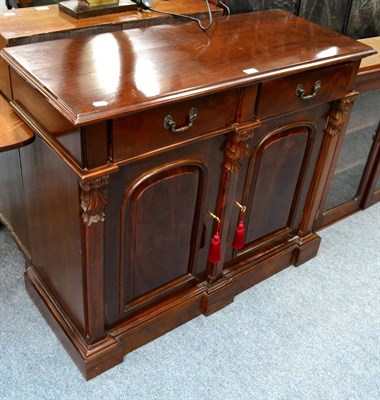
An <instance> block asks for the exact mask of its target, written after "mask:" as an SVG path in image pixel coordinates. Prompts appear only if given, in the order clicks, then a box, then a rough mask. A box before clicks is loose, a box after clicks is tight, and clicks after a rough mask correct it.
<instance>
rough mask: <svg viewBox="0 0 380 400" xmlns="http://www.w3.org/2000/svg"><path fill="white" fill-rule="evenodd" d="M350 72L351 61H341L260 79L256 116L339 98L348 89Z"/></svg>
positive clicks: (285, 111) (292, 109)
mask: <svg viewBox="0 0 380 400" xmlns="http://www.w3.org/2000/svg"><path fill="white" fill-rule="evenodd" d="M352 72H353V65H352V64H343V65H338V66H334V67H328V68H321V69H317V70H313V71H310V72H303V73H299V74H295V75H291V76H288V77H285V78H280V79H274V80H272V81H268V82H263V84H262V86H261V90H260V94H259V99H258V102H257V107H256V113H255V114H256V118H258V119H264V118H268V117H272V116H275V115H279V114H284V113H287V112H292V111H297V110H300V109H302V108H305V107H311V106H315V105H318V104H322V103H325V102H329V101H332V100H337V99H339V98H342V97H344V96H345V94H346V92H347V90H348V89H350V87H349V85H350V82H351V77H352ZM318 86H319V87H318Z"/></svg>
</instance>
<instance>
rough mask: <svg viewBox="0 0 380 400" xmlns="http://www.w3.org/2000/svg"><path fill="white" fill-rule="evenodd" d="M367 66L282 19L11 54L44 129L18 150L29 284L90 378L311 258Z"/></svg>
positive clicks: (346, 41)
mask: <svg viewBox="0 0 380 400" xmlns="http://www.w3.org/2000/svg"><path fill="white" fill-rule="evenodd" d="M273 26H276V29H277V34H278V35H277V36H274V35H273ZM371 54H373V50H372V49H371V48H370V47H368V46H366V45H364V44H361V43H358V42H356V41H354V40H352V39H350V38H347V37H343V36H341V35H339V34H336V33H334V32H330V31H327V30H326V29H323V28H321V27H318V26H316V25H314V24H311V23H309V22H307V21H305V20H302V19H299V18H297V17H294V16H292V15H289V14H287V13H285V12H282V11H266V12H262V13H252V14H245V15H234V16H231V17H230V18H225V17H221V18H218V19H217V20H216V21H215V23H214V25H213V27H212V28H211V29H210V30H209V31H208V32H206V33H204V32H202V31H200V30H199V28H198V27H197V26H196V24H194V23H189V24H182V25H176V26H172V25H166V26H162V25H161V26H154V27H149V28H141V29H133V30H127V31H123V32H113V33H107V34H100V35H95V36H86V37H81V38H73V39H64V40H59V41H54V42H43V43H36V44H32V45H28V46H19V47H8V48H5V49H3V50H2V52H1V57H2V59H3V61H4V63H6V64H7V66H8V67H9V68H10V80H9V83H10V84H11V85H12V96H11V98H10V99H9V101H10V103H11V104H12V107H13V108H14V109H15V110H17V112H18V113H19V114H20V115H21V116H22V118H23V119H24V120H25V121H26V122H27V123H28V124H30V126H32V127H33V129H34V130H35V131H36V132H37V133H38V136H37V137H36V140H35V141H34V142H33V143H32V144H31V145H30V146H26V147H24V148H22V149H21V150H20V156H21V157H20V163H21V164H20V165H21V166H22V169H21V168H20V169H19V171H20V172H22V185H24V193H25V213H26V216H27V217H26V218H27V222H28V223H27V226H28V229H29V231H28V232H29V233H30V236H31V237H30V241H29V248H30V261H29V263H28V269H27V274H26V281H27V287H28V290H29V292H30V293H31V295H32V297H33V298H34V300H35V301H36V303H37V304H38V307H39V308H40V309H41V311H42V313H43V314H44V315H45V317H46V318H47V319H48V320H49V321H50V322H51V323H52V325H53V326H54V329H55V330H57V331H58V336H59V337H60V338H61V340H62V342H63V343H64V345H65V346H66V348H68V351H69V353H70V354H71V356H72V357H73V359H74V362H75V363H77V364H78V366H79V368H80V370H81V371H82V372H83V374H84V375H85V377H86V378H87V379H90V378H92V377H94V376H96V375H97V374H99V373H101V372H103V371H105V370H106V369H108V368H110V367H112V366H113V365H116V364H117V363H119V362H120V361H121V357H122V354H126V353H128V352H129V351H131V350H133V349H135V348H137V347H139V346H141V345H143V344H144V343H147V342H148V341H150V340H152V339H154V338H156V337H158V336H160V335H161V334H163V333H165V332H167V331H169V330H170V329H173V328H175V327H176V326H178V325H180V324H182V323H184V322H186V321H188V320H190V319H191V318H194V317H196V316H197V315H200V314H205V315H210V314H212V313H213V312H216V311H217V310H219V309H220V308H222V307H224V306H226V305H227V304H229V303H231V302H232V301H233V299H234V296H235V295H236V294H238V293H240V292H241V291H243V290H245V289H247V288H249V287H251V286H252V285H254V284H256V283H258V282H260V281H262V280H263V279H266V278H268V277H270V276H271V275H273V274H275V273H276V272H278V271H280V270H282V269H284V268H286V267H288V266H290V265H297V266H298V265H301V264H302V263H304V262H306V261H307V260H309V259H310V258H312V257H314V256H315V255H316V254H317V251H318V248H319V244H320V238H319V237H318V236H317V235H316V234H315V232H314V231H313V222H314V220H315V217H316V213H317V209H318V206H319V204H320V200H321V196H322V193H323V188H324V187H325V185H326V179H327V175H328V171H329V170H330V168H331V160H332V158H333V155H334V151H335V148H336V144H337V141H338V139H340V138H341V137H342V132H343V127H344V123H345V118H346V117H344V118H343V117H342V116H344V115H346V114H345V110H344V106H345V104H346V101H349V99H350V98H351V97H352V96H353V94H352V89H353V87H354V82H355V76H356V73H357V70H358V67H359V64H360V59H361V58H362V57H364V56H369V55H371ZM48 61H49V62H48ZM316 79H320V80H321V82H322V86H321V89H320V91H318V93H317V94H316V96H313V98H312V99H300V98H299V96H297V91H296V87H297V86H298V84H300V83H302V84H303V85H304V87H305V91H306V94H309V93H310V91H311V89H312V88H313V86H314V83H315V80H316ZM318 96H319V97H318ZM192 107H196V108H197V111H198V116H197V118H196V119H195V120H193V121H192V122H193V123H192V125H191V126H190V124H189V117H188V113H189V109H191V108H192ZM168 115H171V116H172V117H173V119H174V120H175V121H176V123H177V124H178V128H180V129H179V131H177V132H175V131H174V132H173V131H172V130H171V129H165V126H164V121H165V117H167V116H168ZM186 127H187V129H181V128H186ZM235 201H238V202H239V203H242V204H245V205H246V206H247V214H246V228H247V229H246V237H245V243H244V246H243V248H242V249H238V250H234V249H232V246H231V245H232V238H233V236H234V233H235V230H236V226H237V222H238V216H239V215H238V214H239V210H238V208H237V207H236V203H235ZM209 211H211V212H213V213H216V214H217V215H218V216H219V218H220V232H219V233H220V235H219V237H220V261H219V262H211V261H209V257H208V254H209V250H210V243H211V239H212V238H213V237H214V235H215V234H216V230H217V227H218V224H217V223H215V221H214V219H213V218H212V217H211V216H210V214H209ZM56 258H57V259H56Z"/></svg>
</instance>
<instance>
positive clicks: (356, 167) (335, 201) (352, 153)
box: [323, 90, 380, 212]
mask: <svg viewBox="0 0 380 400" xmlns="http://www.w3.org/2000/svg"><path fill="white" fill-rule="evenodd" d="M379 99H380V90H374V91H371V92H366V93H362V94H361V95H360V96H359V98H357V99H356V101H355V103H354V106H353V109H352V114H351V119H350V122H349V125H348V128H347V131H346V135H345V138H344V143H343V147H342V149H341V152H340V156H339V159H338V163H337V166H336V170H335V172H334V176H333V179H332V182H331V187H330V192H329V194H328V196H327V200H326V204H325V206H324V210H323V211H324V212H327V211H329V210H331V209H333V208H335V207H338V206H341V205H342V204H344V203H347V202H348V201H350V200H354V199H355V198H359V197H360V194H361V193H360V192H361V190H360V184H361V182H362V177H363V173H364V171H365V168H366V165H367V160H368V157H369V154H370V151H371V147H372V145H373V141H374V138H375V133H376V128H377V125H378V123H379V116H378V115H375V114H374V113H373V107H371V105H372V104H376V103H377V102H378V101H379Z"/></svg>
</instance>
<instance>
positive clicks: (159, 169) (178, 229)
mask: <svg viewBox="0 0 380 400" xmlns="http://www.w3.org/2000/svg"><path fill="white" fill-rule="evenodd" d="M223 140H224V137H216V138H213V139H210V140H206V141H204V142H200V143H199V144H193V145H189V146H185V149H187V151H185V150H184V149H177V151H176V152H168V153H163V154H161V155H159V156H155V157H152V158H149V159H146V160H143V161H140V162H137V163H133V164H129V165H125V166H124V167H122V168H121V170H120V171H119V172H118V174H119V176H118V177H116V176H115V179H114V181H113V183H112V181H111V184H110V186H111V187H110V200H109V203H110V204H109V209H108V210H107V211H108V214H109V218H107V219H106V234H107V239H106V240H107V242H108V244H109V246H110V247H108V245H107V246H106V248H107V249H108V248H110V252H109V254H108V255H107V260H106V262H107V309H108V311H107V314H108V320H109V321H113V320H114V321H116V320H117V319H125V318H129V317H133V316H134V315H136V314H137V313H139V312H142V311H143V310H146V309H147V308H148V307H149V308H150V307H152V306H154V305H158V304H159V303H160V302H164V301H165V302H167V301H171V299H174V298H175V296H177V295H178V294H180V293H181V295H184V292H186V291H191V290H196V287H197V285H198V284H199V283H200V282H202V281H204V280H205V274H206V267H207V246H206V245H205V244H207V243H209V239H210V236H211V231H212V220H211V219H209V218H207V217H206V213H205V209H206V208H212V207H213V205H214V204H215V202H216V199H215V196H216V194H215V195H213V194H210V193H217V190H216V188H217V184H218V182H219V177H220V164H221V162H222V155H223V154H222V152H221V151H220V150H219V148H220V147H221V144H222V142H223Z"/></svg>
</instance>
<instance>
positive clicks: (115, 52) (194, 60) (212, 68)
mask: <svg viewBox="0 0 380 400" xmlns="http://www.w3.org/2000/svg"><path fill="white" fill-rule="evenodd" d="M273 25H275V26H276V33H277V34H276V36H274V37H272V41H271V42H270V43H269V44H268V46H266V47H265V48H263V46H262V42H263V41H264V40H265V37H266V35H267V32H268V31H271V29H272V27H273ZM228 32H234V34H233V35H232V34H231V35H230V39H229V40H228V41H226V40H225V37H226V35H227V34H228ZM182 35H186V37H187V40H186V42H183V41H182V40H179V38H180V37H181V36H182ZM315 35H317V36H318V41H315V40H314V41H313V38H314V37H315ZM142 37H143V38H144V39H142ZM287 37H292V38H296V40H293V41H292V42H290V43H289V42H288V41H287V39H286V38H287ZM332 41H334V46H331V42H332ZM355 52H356V57H357V58H359V57H364V56H368V55H371V54H372V53H373V50H372V49H371V48H369V47H366V46H365V45H363V44H360V43H357V44H356V43H353V42H352V40H351V39H349V38H347V37H344V36H341V35H339V34H336V33H333V32H330V31H327V30H325V29H323V28H320V27H318V26H315V25H310V24H309V23H307V21H303V20H300V19H298V18H297V17H294V16H292V15H289V14H286V13H285V12H282V11H266V12H263V13H252V14H251V15H250V17H249V18H246V17H245V15H234V16H232V17H230V18H227V19H226V18H221V19H218V20H217V21H216V23H215V27H214V29H212V30H211V31H210V32H209V33H207V34H206V33H204V32H202V31H200V30H199V28H198V27H197V25H196V24H194V23H189V24H184V25H181V26H173V27H171V28H170V29H167V28H166V27H162V26H156V27H150V28H146V29H143V30H139V29H134V30H127V31H124V32H114V33H108V34H104V35H98V36H95V37H85V38H77V39H69V40H62V41H59V42H56V43H55V45H54V46H52V45H51V43H39V44H36V45H33V46H28V47H22V46H19V47H15V48H7V49H4V50H3V52H2V54H1V56H2V57H3V58H4V59H5V60H6V61H7V62H8V63H9V64H10V65H12V66H13V67H14V68H15V69H16V70H17V71H18V73H19V74H21V75H22V76H23V77H25V78H27V79H31V80H32V81H33V83H34V86H35V87H36V88H37V89H38V90H39V91H40V92H42V93H43V94H44V96H46V97H47V98H48V99H49V101H50V102H51V103H52V104H54V106H55V107H56V108H57V109H58V110H59V111H60V112H61V113H62V114H63V115H65V116H66V118H68V119H69V120H70V121H71V122H72V123H73V124H75V125H82V124H85V123H89V122H94V121H98V120H100V119H106V118H109V117H110V116H119V115H123V114H126V113H131V112H137V111H140V110H143V109H145V108H147V107H151V106H152V105H156V106H157V105H160V104H163V103H167V102H169V101H173V100H180V99H184V98H188V97H193V96H195V95H201V94H205V95H206V94H209V93H212V92H214V91H216V90H217V89H218V88H220V87H221V86H222V85H223V88H224V89H227V88H230V87H236V86H238V85H247V84H249V83H252V82H256V81H258V80H259V79H268V78H274V77H276V76H280V75H284V74H285V75H287V74H289V65H288V61H289V59H292V60H293V68H294V67H295V66H297V70H299V71H302V70H305V69H306V68H308V67H310V64H311V63H312V64H313V65H314V66H320V67H322V66H326V65H329V64H331V63H332V62H333V60H341V61H344V60H345V59H348V58H351V59H352V57H353V56H352V54H353V53H355ZM258 54H260V58H258ZM184 57H186V62H184V61H183V60H184ZM15 58H17V63H15V62H14V61H13V60H14V59H15ZM35 59H36V60H39V62H38V63H36V62H34V61H33V60H35ZM78 61H80V62H78ZM200 65H201V66H202V68H201V69H200V68H199V66H200ZM284 65H286V67H284ZM252 68H254V69H255V70H257V72H255V71H253V72H249V71H248V72H247V70H250V69H252ZM245 71H246V72H245ZM226 76H228V77H229V79H228V82H226V79H225V77H226ZM36 77H37V78H36ZM58 99H59V100H58ZM15 100H17V98H16V99H15ZM99 104H100V106H99ZM97 105H98V106H97Z"/></svg>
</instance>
